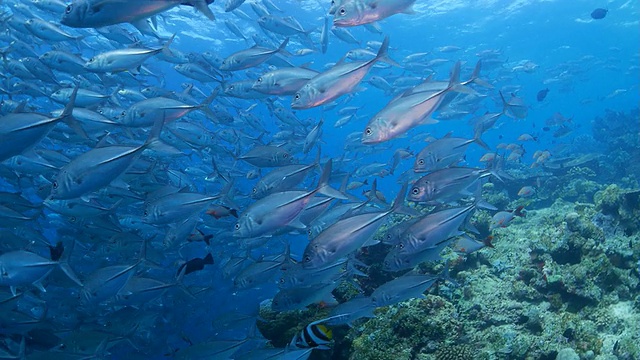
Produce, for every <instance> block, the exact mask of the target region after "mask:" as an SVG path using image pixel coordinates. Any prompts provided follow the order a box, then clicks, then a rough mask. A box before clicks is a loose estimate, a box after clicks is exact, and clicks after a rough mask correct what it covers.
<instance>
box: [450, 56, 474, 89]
mask: <svg viewBox="0 0 640 360" xmlns="http://www.w3.org/2000/svg"><path fill="white" fill-rule="evenodd" d="M460 64H461V63H460V61H458V62H456V63H455V65H453V69H451V75H450V76H449V84H448V86H447V88H446V89H445V90H443V92H446V91H455V92H458V93H463V94H473V95H475V94H477V92H476V91H475V90H473V89H471V88H469V87H466V86H465V85H466V84H468V82H467V81H465V82H460Z"/></svg>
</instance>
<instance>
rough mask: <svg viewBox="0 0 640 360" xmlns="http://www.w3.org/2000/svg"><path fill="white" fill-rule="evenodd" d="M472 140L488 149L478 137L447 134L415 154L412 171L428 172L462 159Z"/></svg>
mask: <svg viewBox="0 0 640 360" xmlns="http://www.w3.org/2000/svg"><path fill="white" fill-rule="evenodd" d="M474 142H475V143H477V144H479V145H480V146H482V147H483V148H485V149H486V150H489V146H488V145H487V144H485V143H484V142H483V141H482V140H481V139H480V138H479V137H478V138H474V139H463V138H456V137H451V136H449V135H447V136H445V137H443V138H441V139H438V140H436V141H434V142H432V143H431V144H429V145H427V146H426V147H425V148H424V149H422V150H420V152H419V153H418V155H416V160H415V162H414V164H413V171H414V172H429V171H434V170H438V169H443V168H446V167H449V166H451V165H455V164H457V163H459V162H460V161H462V160H463V159H464V154H465V152H466V151H467V147H469V145H470V144H471V143H474Z"/></svg>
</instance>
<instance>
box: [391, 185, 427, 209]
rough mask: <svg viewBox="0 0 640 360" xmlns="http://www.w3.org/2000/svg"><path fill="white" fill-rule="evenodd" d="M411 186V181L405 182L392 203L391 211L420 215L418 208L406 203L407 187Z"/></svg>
mask: <svg viewBox="0 0 640 360" xmlns="http://www.w3.org/2000/svg"><path fill="white" fill-rule="evenodd" d="M408 187H409V183H406V182H405V183H404V185H402V188H401V189H400V191H399V192H398V195H396V198H395V199H394V200H393V204H391V209H390V211H391V212H395V213H398V214H404V215H410V216H419V215H420V212H419V211H418V210H416V209H412V208H410V207H408V206H405V205H404V197H405V195H406V193H407V188H408Z"/></svg>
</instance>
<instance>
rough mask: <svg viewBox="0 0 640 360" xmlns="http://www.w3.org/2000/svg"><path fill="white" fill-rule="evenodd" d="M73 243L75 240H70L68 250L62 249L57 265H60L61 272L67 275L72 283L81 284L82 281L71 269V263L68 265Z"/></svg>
mask: <svg viewBox="0 0 640 360" xmlns="http://www.w3.org/2000/svg"><path fill="white" fill-rule="evenodd" d="M74 245H75V240H71V245H70V246H69V250H68V251H67V252H64V250H63V253H62V257H61V258H60V261H59V262H58V266H60V270H62V272H64V274H65V275H67V277H68V278H69V279H71V280H72V281H73V282H74V283H76V284H78V285H80V286H82V281H80V278H78V275H76V273H75V271H73V269H72V268H71V265H69V258H70V257H71V251H72V250H73V246H74Z"/></svg>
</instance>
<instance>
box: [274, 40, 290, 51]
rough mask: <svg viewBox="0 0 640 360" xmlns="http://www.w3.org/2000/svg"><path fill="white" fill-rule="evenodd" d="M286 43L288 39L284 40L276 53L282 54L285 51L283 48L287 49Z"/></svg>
mask: <svg viewBox="0 0 640 360" xmlns="http://www.w3.org/2000/svg"><path fill="white" fill-rule="evenodd" d="M288 43H289V38H286V39H284V41H283V42H282V44H280V46H278V50H277V51H276V52H284V51H285V47H287V44H288Z"/></svg>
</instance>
